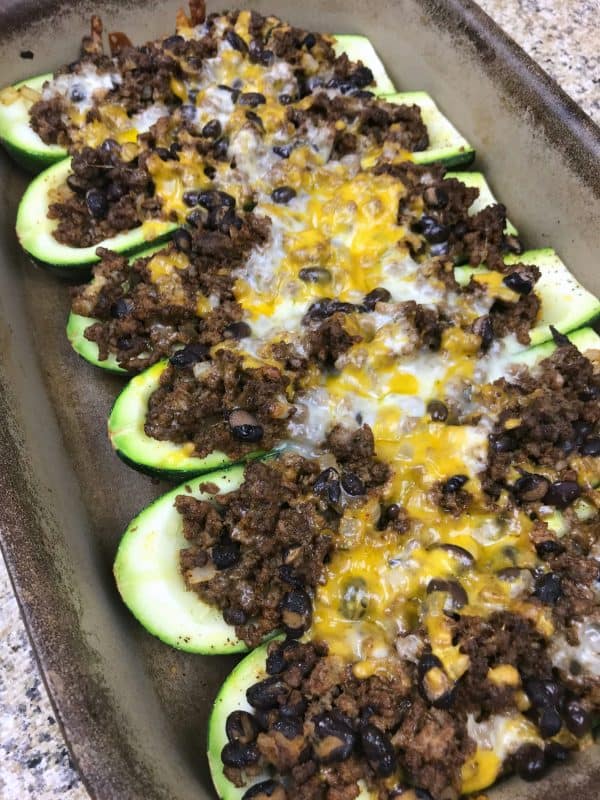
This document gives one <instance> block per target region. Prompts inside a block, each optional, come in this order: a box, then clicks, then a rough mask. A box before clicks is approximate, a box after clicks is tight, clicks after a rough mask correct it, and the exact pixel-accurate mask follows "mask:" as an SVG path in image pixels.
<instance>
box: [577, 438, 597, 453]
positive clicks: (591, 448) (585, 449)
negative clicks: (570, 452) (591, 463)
mask: <svg viewBox="0 0 600 800" xmlns="http://www.w3.org/2000/svg"><path fill="white" fill-rule="evenodd" d="M579 452H580V453H581V455H582V456H593V457H594V458H597V457H598V456H600V436H590V438H589V439H586V441H585V442H584V443H583V444H582V445H581V447H580V450H579Z"/></svg>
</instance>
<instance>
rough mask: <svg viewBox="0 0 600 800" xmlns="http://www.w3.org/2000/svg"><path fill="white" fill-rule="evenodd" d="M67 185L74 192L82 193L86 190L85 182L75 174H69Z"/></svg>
mask: <svg viewBox="0 0 600 800" xmlns="http://www.w3.org/2000/svg"><path fill="white" fill-rule="evenodd" d="M67 186H68V187H69V189H70V190H71V191H72V192H75V193H76V194H83V193H84V192H85V191H87V190H86V187H85V183H84V182H83V181H82V180H81V178H78V177H77V175H69V176H68V177H67Z"/></svg>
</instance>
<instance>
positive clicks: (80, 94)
mask: <svg viewBox="0 0 600 800" xmlns="http://www.w3.org/2000/svg"><path fill="white" fill-rule="evenodd" d="M85 98H86V94H85V89H84V88H83V86H81V85H80V84H78V83H76V84H75V86H73V88H72V89H71V100H72V101H73V102H74V103H81V101H82V100H85Z"/></svg>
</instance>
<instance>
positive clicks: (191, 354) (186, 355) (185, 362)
mask: <svg viewBox="0 0 600 800" xmlns="http://www.w3.org/2000/svg"><path fill="white" fill-rule="evenodd" d="M208 357H209V349H208V347H207V346H206V345H205V344H200V343H199V342H196V343H194V344H187V345H186V346H185V347H183V348H182V349H181V350H177V352H176V353H173V355H172V356H171V357H170V358H169V363H170V364H172V365H173V366H174V367H189V366H191V365H192V364H198V363H199V362H200V361H207V360H208Z"/></svg>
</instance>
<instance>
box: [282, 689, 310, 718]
mask: <svg viewBox="0 0 600 800" xmlns="http://www.w3.org/2000/svg"><path fill="white" fill-rule="evenodd" d="M307 707H308V703H307V702H306V700H305V699H304V698H303V697H302V695H301V694H300V692H298V691H296V692H292V694H291V695H290V697H289V698H288V700H287V702H285V703H284V704H283V705H282V706H280V707H279V713H280V715H281V716H282V717H303V716H304V714H305V713H306V709H307Z"/></svg>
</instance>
